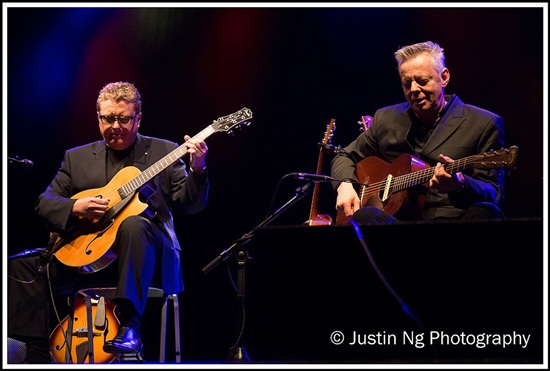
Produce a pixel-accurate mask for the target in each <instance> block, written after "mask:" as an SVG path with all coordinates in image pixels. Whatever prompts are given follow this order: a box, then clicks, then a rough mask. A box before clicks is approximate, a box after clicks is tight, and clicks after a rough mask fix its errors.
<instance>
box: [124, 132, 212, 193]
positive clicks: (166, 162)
mask: <svg viewBox="0 0 550 371" xmlns="http://www.w3.org/2000/svg"><path fill="white" fill-rule="evenodd" d="M213 133H214V129H213V128H212V126H208V127H206V128H205V129H203V130H202V131H201V132H200V133H198V134H197V135H195V136H194V137H193V138H192V139H195V140H198V141H203V140H205V139H206V138H208V137H209V136H210V135H212V134H213ZM186 153H187V147H186V146H185V143H184V144H182V145H181V146H179V147H178V148H176V149H175V150H173V151H172V152H170V153H169V154H167V155H166V156H164V157H163V158H161V159H160V160H158V161H157V162H155V163H154V164H153V165H151V166H150V167H149V168H147V169H146V170H144V171H143V172H141V173H140V174H139V175H138V176H136V177H135V178H133V179H132V180H130V181H129V182H128V183H126V184H124V185H123V186H122V187H120V188H119V189H118V193H119V195H120V198H121V199H124V198H126V197H128V196H129V195H131V194H133V193H134V192H135V191H136V190H137V189H139V188H140V187H141V186H142V185H144V184H145V183H147V182H148V181H149V180H151V179H152V178H154V177H155V176H156V175H157V174H159V173H160V172H161V171H163V170H164V169H166V168H167V167H168V166H170V165H172V163H174V162H175V161H177V160H178V159H180V158H181V157H183V156H184V155H185V154H186Z"/></svg>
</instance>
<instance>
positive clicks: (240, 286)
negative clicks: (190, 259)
mask: <svg viewBox="0 0 550 371" xmlns="http://www.w3.org/2000/svg"><path fill="white" fill-rule="evenodd" d="M311 190H313V188H312V182H309V183H307V184H306V185H304V186H303V187H300V188H297V189H296V194H295V195H294V197H292V198H291V199H290V200H288V201H287V203H285V204H284V205H283V206H281V207H280V208H279V209H277V210H276V211H275V212H274V213H273V214H271V215H269V216H268V217H267V218H266V219H265V220H264V221H263V222H261V223H260V224H258V225H257V226H256V227H254V228H253V229H252V230H251V231H250V232H248V233H245V234H244V235H243V236H242V237H241V238H239V239H238V240H236V241H235V242H233V244H232V245H231V246H230V247H229V248H227V249H225V250H224V251H222V252H221V253H220V254H219V255H218V256H217V257H216V258H215V259H214V260H212V261H211V262H210V263H208V264H207V265H206V266H205V267H204V268H203V269H202V271H203V273H204V274H206V273H208V272H210V271H211V270H212V269H213V268H214V267H215V266H217V265H218V264H219V263H221V262H222V261H225V260H226V259H227V258H228V257H229V256H230V255H231V254H232V253H234V251H236V253H235V256H236V260H237V263H238V271H237V300H238V302H239V303H240V304H241V308H242V313H241V315H242V317H241V321H242V322H241V332H240V334H239V338H238V340H237V342H236V344H235V346H233V347H231V348H230V349H229V356H228V359H231V360H233V361H236V362H247V361H250V358H249V357H248V354H247V352H246V350H245V348H244V346H243V339H242V337H243V332H244V323H245V308H244V297H245V293H244V292H245V265H246V262H247V260H248V259H249V255H248V252H247V251H246V249H245V248H244V247H243V246H244V245H246V244H247V243H248V242H250V239H251V238H252V236H253V235H254V232H255V231H257V230H258V229H260V228H263V227H264V226H266V225H268V224H269V223H271V222H272V221H273V220H274V219H275V218H277V217H278V216H279V215H281V214H282V213H283V212H284V211H285V210H286V209H288V208H289V207H290V206H292V205H293V204H294V203H296V202H297V201H299V200H301V199H302V198H303V197H304V196H305V195H306V194H307V193H308V192H310V191H311Z"/></svg>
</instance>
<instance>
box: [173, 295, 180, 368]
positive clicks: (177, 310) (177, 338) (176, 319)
mask: <svg viewBox="0 0 550 371" xmlns="http://www.w3.org/2000/svg"><path fill="white" fill-rule="evenodd" d="M171 296H172V303H173V307H174V327H175V329H174V336H175V344H176V350H175V351H176V362H177V363H181V333H180V308H179V302H178V295H177V294H173V295H171Z"/></svg>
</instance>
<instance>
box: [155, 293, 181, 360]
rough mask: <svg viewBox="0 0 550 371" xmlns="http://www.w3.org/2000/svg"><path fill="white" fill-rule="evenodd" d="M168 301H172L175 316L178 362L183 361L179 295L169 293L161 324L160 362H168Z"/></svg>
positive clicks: (175, 341) (165, 300)
mask: <svg viewBox="0 0 550 371" xmlns="http://www.w3.org/2000/svg"><path fill="white" fill-rule="evenodd" d="M168 301H171V302H172V310H173V313H172V315H173V318H174V343H175V349H174V351H175V356H176V362H177V363H181V332H180V312H179V302H178V295H177V294H171V295H167V296H166V297H165V299H164V304H163V306H162V315H161V324H160V326H161V327H160V357H159V361H160V363H164V362H166V333H167V331H168V323H167V317H168Z"/></svg>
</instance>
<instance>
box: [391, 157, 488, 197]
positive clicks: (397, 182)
mask: <svg viewBox="0 0 550 371" xmlns="http://www.w3.org/2000/svg"><path fill="white" fill-rule="evenodd" d="M477 157H478V156H469V157H465V158H462V159H460V160H456V161H454V162H451V163H449V164H443V166H444V168H445V171H446V172H447V173H449V174H451V175H452V174H455V173H458V172H460V171H463V170H466V169H470V168H472V167H473V165H474V160H475V159H476V158H477ZM434 173H435V167H429V168H426V169H423V170H419V171H415V172H412V173H409V174H405V175H401V176H398V177H394V178H393V179H392V190H393V191H394V192H395V191H401V190H404V189H407V188H410V187H414V186H416V185H420V184H424V183H427V182H428V181H429V180H430V179H431V178H432V177H433V176H434Z"/></svg>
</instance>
